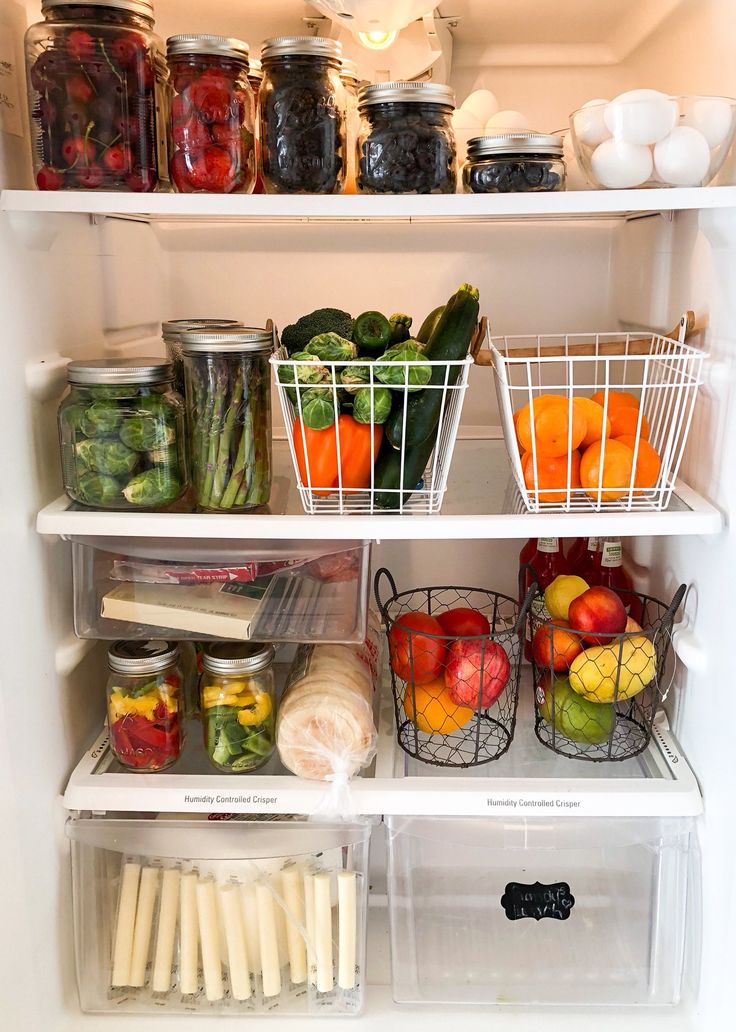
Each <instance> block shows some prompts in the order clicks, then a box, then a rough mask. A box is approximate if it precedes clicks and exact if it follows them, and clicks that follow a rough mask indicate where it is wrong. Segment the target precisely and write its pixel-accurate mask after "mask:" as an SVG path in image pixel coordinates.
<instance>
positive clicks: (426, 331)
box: [414, 305, 445, 344]
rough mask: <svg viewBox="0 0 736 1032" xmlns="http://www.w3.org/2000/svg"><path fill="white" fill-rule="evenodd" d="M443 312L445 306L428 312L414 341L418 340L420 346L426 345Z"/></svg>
mask: <svg viewBox="0 0 736 1032" xmlns="http://www.w3.org/2000/svg"><path fill="white" fill-rule="evenodd" d="M444 310H445V306H444V305H440V307H439V308H435V309H434V310H433V311H432V312H430V313H429V315H428V316H427V318H426V319H425V320H424V322H423V323H422V325H421V326H420V327H419V333H418V334H417V335H416V337H415V338H414V339H415V340H420V341H421V342H422V344H426V343H427V341H428V340H429V338H430V337H431V336H432V334H433V333H434V331H435V328H436V326H437V323H438V322H439V321H440V316H441V315H442V313H443V312H444Z"/></svg>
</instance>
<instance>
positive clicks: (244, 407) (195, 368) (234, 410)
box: [181, 327, 273, 512]
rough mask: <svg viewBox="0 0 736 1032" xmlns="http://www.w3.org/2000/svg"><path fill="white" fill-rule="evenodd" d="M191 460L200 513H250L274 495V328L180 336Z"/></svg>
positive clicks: (191, 332)
mask: <svg viewBox="0 0 736 1032" xmlns="http://www.w3.org/2000/svg"><path fill="white" fill-rule="evenodd" d="M181 348H182V352H183V356H184V386H185V396H186V405H187V426H188V431H189V456H190V462H191V466H192V481H193V484H194V494H195V498H196V503H197V506H198V508H199V509H202V510H205V511H209V512H245V511H247V510H248V509H253V508H255V507H256V506H259V505H265V504H266V502H267V501H268V499H269V496H270V494H271V376H270V366H269V362H268V359H269V355H270V354H271V351H272V350H273V335H272V333H271V331H270V330H265V329H253V328H244V327H232V328H222V329H220V330H213V329H206V330H192V331H189V332H186V333H183V334H182V335H181Z"/></svg>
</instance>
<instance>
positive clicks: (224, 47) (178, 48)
mask: <svg viewBox="0 0 736 1032" xmlns="http://www.w3.org/2000/svg"><path fill="white" fill-rule="evenodd" d="M180 54H211V55H214V56H217V57H229V58H232V59H234V60H236V61H242V62H243V63H244V64H248V60H249V54H250V47H249V46H248V44H247V43H246V42H244V41H243V40H242V39H235V38H234V37H231V36H207V35H199V34H197V33H181V34H180V35H178V36H169V38H168V39H167V40H166V56H167V57H169V58H172V57H177V56H179V55H180Z"/></svg>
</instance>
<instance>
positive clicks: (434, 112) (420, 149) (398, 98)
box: [358, 82, 457, 194]
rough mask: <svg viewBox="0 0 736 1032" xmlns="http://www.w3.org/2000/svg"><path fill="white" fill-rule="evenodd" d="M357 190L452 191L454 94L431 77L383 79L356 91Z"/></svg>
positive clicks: (454, 154)
mask: <svg viewBox="0 0 736 1032" xmlns="http://www.w3.org/2000/svg"><path fill="white" fill-rule="evenodd" d="M358 105H359V108H360V114H361V125H360V133H359V137H358V190H361V191H362V192H363V193H373V194H376V193H391V194H405V193H417V194H429V193H454V192H455V186H456V182H457V172H456V150H455V135H454V133H453V130H452V112H453V111H454V110H455V93H454V91H453V90H452V89H451V88H450V87H449V86H443V85H441V84H440V83H431V82H382V83H377V84H375V85H373V86H365V87H364V88H363V89H362V90H361V91H360V96H359V100H358Z"/></svg>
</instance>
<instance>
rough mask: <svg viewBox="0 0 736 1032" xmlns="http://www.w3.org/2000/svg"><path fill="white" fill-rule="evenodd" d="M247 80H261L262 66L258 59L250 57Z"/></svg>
mask: <svg viewBox="0 0 736 1032" xmlns="http://www.w3.org/2000/svg"><path fill="white" fill-rule="evenodd" d="M248 78H249V79H258V80H259V81H260V80H261V79H262V78H263V65H262V64H261V60H260V58H258V57H251V59H250V62H249V64H248Z"/></svg>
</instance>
